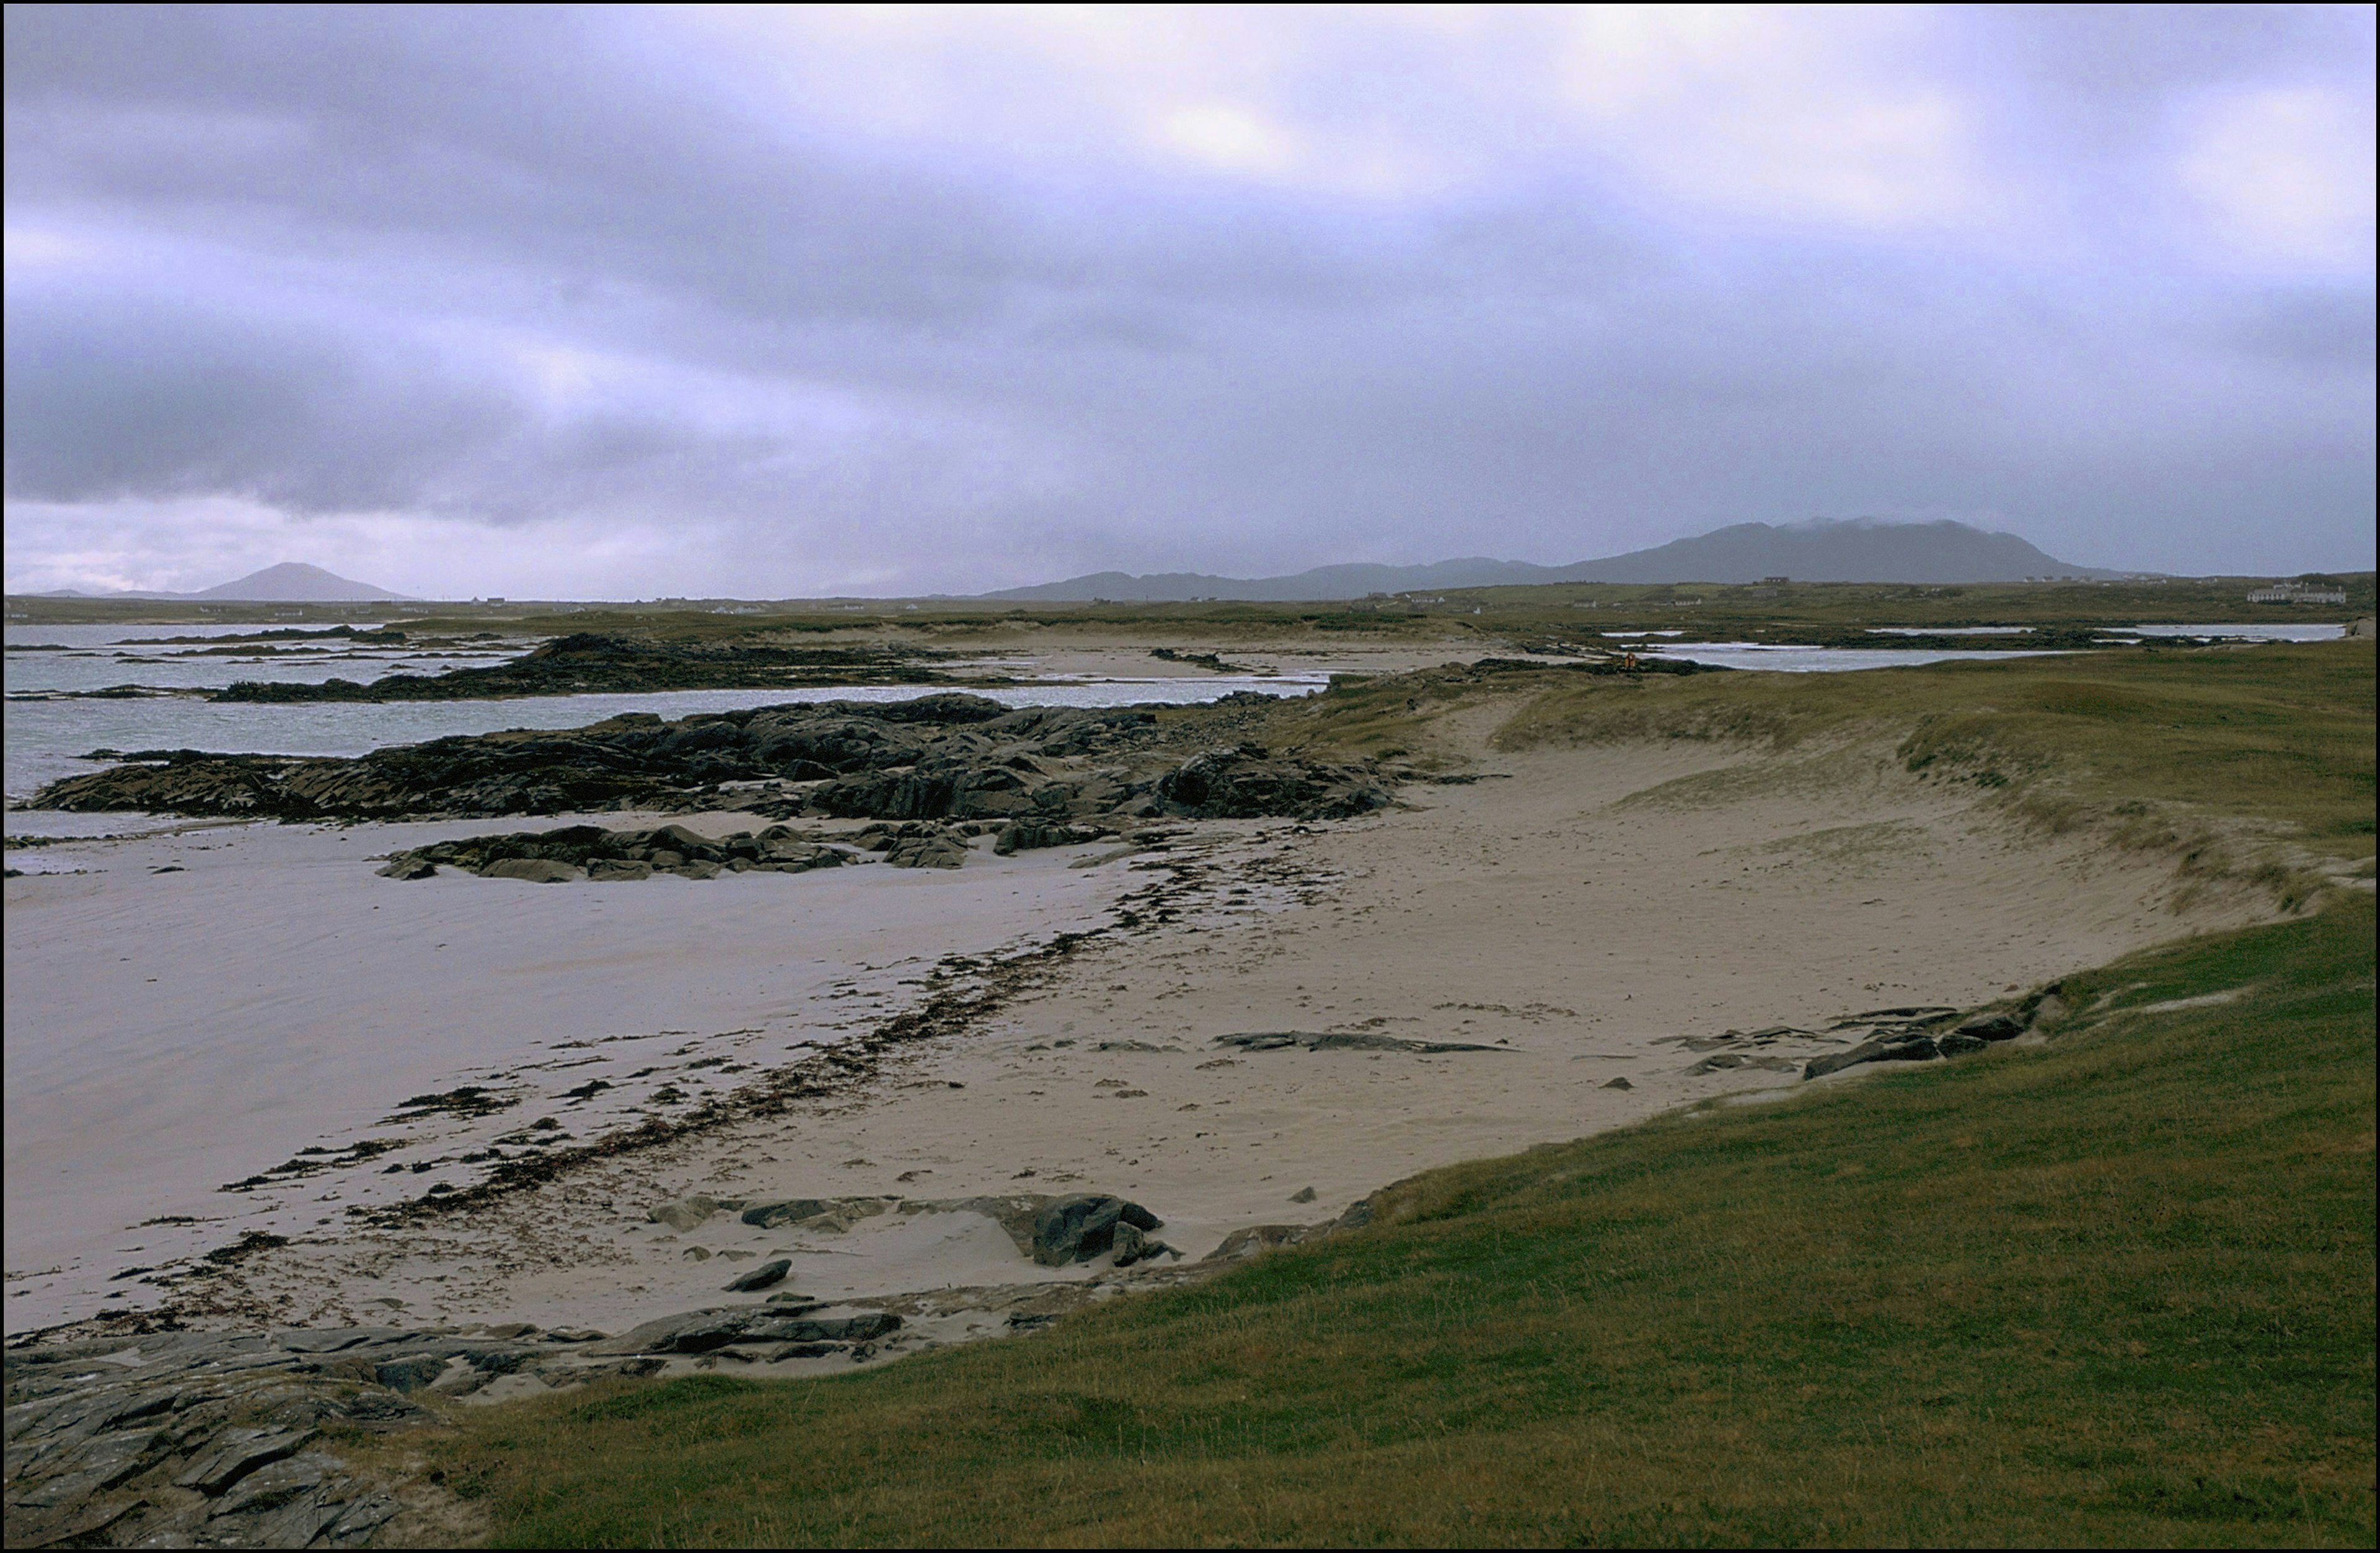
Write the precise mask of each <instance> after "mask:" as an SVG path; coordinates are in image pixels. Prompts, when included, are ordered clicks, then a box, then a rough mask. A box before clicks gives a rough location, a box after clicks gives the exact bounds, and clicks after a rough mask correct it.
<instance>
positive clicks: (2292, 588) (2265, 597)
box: [2248, 582, 2347, 604]
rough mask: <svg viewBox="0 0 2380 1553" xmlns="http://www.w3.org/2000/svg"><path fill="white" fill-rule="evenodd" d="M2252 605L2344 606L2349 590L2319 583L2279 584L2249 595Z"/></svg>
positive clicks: (2254, 591) (2256, 590)
mask: <svg viewBox="0 0 2380 1553" xmlns="http://www.w3.org/2000/svg"><path fill="white" fill-rule="evenodd" d="M2248 602H2250V603H2252V604H2343V603H2345V602H2347V589H2345V588H2330V587H2325V585H2323V584H2321V583H2317V582H2277V583H2275V584H2273V586H2272V587H2270V588H2256V589H2254V590H2253V591H2252V592H2251V593H2250V594H2249V595H2248Z"/></svg>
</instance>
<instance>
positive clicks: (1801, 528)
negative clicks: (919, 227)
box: [985, 520, 2116, 602]
mask: <svg viewBox="0 0 2380 1553" xmlns="http://www.w3.org/2000/svg"><path fill="white" fill-rule="evenodd" d="M2114 575H2116V574H2113V573H2109V572H2102V571H2096V570H2094V569H2092V568H2090V567H2087V566H2077V565H2073V564H2070V563H2069V562H2064V561H2060V560H2058V558H2057V557H2056V556H2053V555H2049V554H2046V553H2045V552H2042V551H2039V550H2036V549H2035V548H2034V546H2032V545H2031V544H2029V543H2027V542H2026V541H2024V540H2021V539H2019V538H2017V537H2016V536H2015V535H2014V534H1994V533H1987V532H1985V530H1983V529H1981V528H1970V527H1968V526H1967V525H1966V524H1963V523H1951V522H1948V521H1945V522H1940V523H1878V522H1871V521H1866V520H1853V521H1850V522H1840V523H1829V522H1812V523H1794V524H1786V525H1781V526H1772V525H1769V524H1766V523H1739V524H1735V525H1733V526H1731V527H1730V528H1719V529H1715V530H1713V531H1712V532H1710V533H1707V534H1702V535H1697V536H1696V537H1694V538H1693V539H1690V540H1674V541H1672V542H1671V543H1669V544H1665V545H1659V546H1657V547H1655V548H1653V549H1651V550H1637V551H1630V552H1627V553H1626V554H1624V555H1611V556H1606V557H1604V558H1602V559H1601V560H1596V561H1581V562H1577V563H1575V564H1571V565H1567V566H1536V565H1531V564H1528V563H1527V562H1524V561H1496V560H1490V559H1488V557H1486V556H1473V557H1468V558H1465V559H1463V560H1459V561H1440V562H1437V563H1435V564H1430V565H1424V566H1380V565H1342V566H1317V567H1315V568H1313V569H1312V570H1311V571H1305V572H1298V573H1295V574H1293V575H1292V576H1276V577H1224V576H1205V575H1203V574H1201V573H1196V572H1165V573H1160V574H1157V575H1154V576H1130V575H1128V574H1126V573H1123V572H1094V573H1092V574H1091V575H1090V576H1079V577H1069V578H1068V579H1066V580H1065V581H1063V582H1051V583H1043V584H1041V585H1040V586H1038V587H1034V588H1006V589H1003V590H1002V591H1000V592H997V593H990V594H986V595H985V597H987V598H991V599H1018V600H1044V601H1074V600H1088V599H1115V600H1131V601H1152V602H1163V601H1180V600H1184V599H1210V598H1211V599H1243V600H1303V599H1312V600H1329V599H1360V598H1362V597H1363V596H1364V595H1365V594H1366V593H1404V592H1410V591H1413V590H1414V589H1416V588H1490V587H1497V586H1500V585H1504V584H1509V583H1545V582H1757V581H1759V580H1760V579H1761V578H1763V577H1768V576H1790V577H1792V578H1795V579H1796V580H1799V581H1804V582H1933V583H1948V582H2016V581H2020V580H2022V579H2023V578H2025V577H2036V576H2114Z"/></svg>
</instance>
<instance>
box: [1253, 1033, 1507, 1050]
mask: <svg viewBox="0 0 2380 1553" xmlns="http://www.w3.org/2000/svg"><path fill="white" fill-rule="evenodd" d="M1215 1044H1216V1045H1217V1046H1236V1047H1238V1048H1240V1049H1242V1050H1244V1051H1279V1050H1281V1049H1283V1048H1284V1047H1292V1046H1302V1047H1304V1048H1305V1049H1306V1050H1308V1051H1422V1052H1430V1051H1503V1052H1510V1051H1511V1050H1512V1048H1510V1047H1502V1046H1482V1045H1479V1044H1476V1043H1475V1042H1471V1041H1416V1040H1406V1039H1404V1038H1403V1037H1398V1036H1375V1035H1367V1034H1360V1033H1359V1034H1354V1035H1339V1034H1330V1033H1317V1032H1314V1031H1309V1030H1259V1031H1256V1032H1254V1033H1251V1034H1248V1035H1237V1036H1217V1037H1215Z"/></svg>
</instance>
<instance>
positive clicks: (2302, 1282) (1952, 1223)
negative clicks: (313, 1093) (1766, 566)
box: [432, 655, 2374, 1546]
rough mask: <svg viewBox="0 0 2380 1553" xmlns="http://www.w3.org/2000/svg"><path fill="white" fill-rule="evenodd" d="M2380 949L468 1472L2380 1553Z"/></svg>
mask: <svg viewBox="0 0 2380 1553" xmlns="http://www.w3.org/2000/svg"><path fill="white" fill-rule="evenodd" d="M2367 662H2368V655H2367ZM2373 955H2374V915H2373V908H2372V903H2371V901H2370V899H2369V898H2368V896H2364V895H2362V894H2360V893H2354V892H2349V893H2344V894H2340V895H2335V896H2333V897H2332V898H2331V900H2330V902H2329V904H2328V905H2327V907H2326V909H2325V910H2323V911H2321V912H2320V913H2318V914H2315V915H2312V916H2305V917H2301V918H2299V919H2296V920H2291V921H2288V922H2285V923H2282V924H2279V925H2277V926H2271V927H2265V928H2254V929H2252V930H2248V931H2244V932H2239V933H2234V934H2229V935H2226V936H2221V937H2213V938H2206V939H2201V940H2192V941H2189V942H2186V943H2183V944H2180V945H2179V946H2176V947H2173V948H2170V949H2167V950H2163V951H2160V952H2153V953H2149V954H2144V955H2141V956H2137V957H2135V958H2133V959H2131V960H2129V961H2127V962H2124V963H2122V964H2119V965H2113V966H2109V967H2107V969H2105V970H2103V971H2101V972H2098V973H2095V974H2094V975H2091V976H2087V977H2074V978H2070V980H2069V981H2068V983H2067V986H2066V990H2067V995H2068V996H2069V998H2070V1000H2071V1001H2073V1002H2074V1004H2075V1006H2076V1008H2077V1009H2078V1010H2083V1011H2089V1012H2085V1013H2083V1014H2082V1015H2080V1016H2078V1017H2077V1018H2076V1019H2075V1020H2074V1021H2073V1022H2072V1023H2071V1024H2070V1025H2069V1027H2068V1028H2067V1030H2066V1031H2065V1033H2063V1034H2062V1035H2061V1036H2060V1037H2059V1038H2058V1040H2057V1041H2055V1042H2054V1043H2053V1044H2051V1045H2050V1046H2048V1047H2046V1048H2040V1049H2008V1048H2002V1049H1995V1050H1993V1051H1991V1052H1988V1053H1985V1054H1981V1055H1979V1056H1976V1057H1973V1058H1969V1059H1965V1060H1962V1061H1961V1062H1956V1063H1952V1064H1945V1065H1938V1066H1935V1067H1930V1068H1925V1069H1920V1070H1912V1071H1905V1072H1895V1073H1886V1074H1878V1075H1876V1076H1875V1077H1872V1078H1868V1079H1865V1080H1864V1081H1859V1082H1855V1083H1853V1084H1851V1085H1848V1086H1841V1087H1832V1088H1828V1089H1823V1090H1819V1091H1811V1092H1804V1093H1803V1094H1801V1095H1799V1096H1797V1097H1796V1098H1793V1099H1791V1100H1790V1101H1787V1102H1785V1103H1783V1104H1781V1105H1778V1106H1773V1107H1760V1108H1749V1107H1715V1108H1709V1109H1706V1110H1701V1111H1698V1112H1694V1113H1692V1114H1689V1115H1682V1116H1672V1117H1670V1118H1666V1119H1662V1120H1659V1121H1656V1122H1652V1123H1650V1124H1647V1125H1644V1126H1640V1127H1636V1128H1633V1129H1630V1130H1627V1131H1625V1132H1621V1133H1617V1134H1604V1135H1601V1136H1598V1137H1595V1138H1591V1139H1586V1140H1584V1141H1581V1142H1578V1143H1574V1144H1570V1145H1565V1146H1560V1147H1552V1148H1545V1149H1538V1150H1533V1151H1531V1152H1529V1153H1527V1154H1524V1155H1521V1156H1518V1157H1515V1158H1512V1159H1497V1160H1489V1161H1486V1162H1482V1163H1478V1164H1474V1165H1468V1166H1463V1167H1460V1168H1456V1169H1452V1170H1447V1171H1437V1172H1434V1173H1432V1174H1429V1175H1427V1176H1423V1177H1420V1178H1417V1179H1415V1181H1413V1182H1410V1183H1405V1184H1403V1186H1401V1187H1399V1188H1397V1189H1396V1190H1394V1191H1393V1192H1392V1193H1390V1194H1389V1195H1387V1196H1386V1198H1385V1199H1384V1205H1383V1209H1382V1212H1381V1215H1380V1219H1379V1220H1378V1222H1376V1224H1375V1225H1374V1226H1373V1227H1372V1228H1370V1229H1368V1230H1366V1231H1360V1232H1357V1233H1354V1234H1351V1235H1346V1236H1343V1237H1340V1238H1337V1239H1334V1240H1332V1241H1330V1242H1326V1243H1323V1244H1319V1245H1316V1246H1312V1247H1306V1248H1300V1249H1296V1250H1290V1251H1283V1252H1279V1253H1276V1254H1274V1255H1272V1256H1269V1257H1267V1258H1265V1259H1263V1260H1261V1261H1259V1262H1257V1263H1256V1264H1253V1265H1250V1266H1247V1267H1245V1268H1241V1269H1239V1270H1235V1271H1233V1272H1231V1273H1228V1274H1224V1275H1221V1276H1220V1277H1218V1278H1216V1279H1214V1280H1211V1281H1208V1282H1207V1283H1204V1284H1202V1285H1199V1286H1197V1287H1196V1288H1193V1289H1189V1290H1184V1291H1181V1292H1173V1293H1168V1294H1162V1295H1155V1296H1150V1297H1147V1298H1143V1299H1135V1300H1132V1301H1127V1302H1123V1303H1120V1304H1114V1305H1110V1306H1105V1307H1101V1308H1099V1309H1097V1310H1095V1311H1092V1312H1089V1313H1087V1314H1085V1315H1082V1316H1075V1317H1073V1318H1070V1319H1068V1320H1066V1321H1064V1322H1062V1323H1061V1324H1060V1325H1059V1326H1058V1327H1056V1328H1054V1329H1051V1330H1050V1331H1048V1332H1046V1333H1043V1334H1040V1335H1037V1336H1033V1337H1029V1338H1024V1339H1016V1340H1009V1341H997V1342H988V1343H982V1344H977V1345H975V1346H971V1347H965V1348H959V1349H952V1350H946V1351H943V1352H941V1353H931V1354H927V1355H923V1356H921V1357H918V1358H917V1359H913V1360H908V1361H905V1362H904V1363H902V1364H900V1365H893V1366H891V1367H889V1368H886V1369H884V1370H881V1371H877V1372H872V1373H866V1372H861V1373H854V1374H852V1375H850V1376H848V1377H837V1378H834V1379H831V1380H825V1381H811V1382H791V1383H783V1382H781V1383H772V1384H755V1383H749V1382H743V1381H737V1380H731V1379H726V1378H718V1377H701V1378H697V1379H692V1380H685V1381H677V1382H673V1383H668V1384H662V1385H638V1384H635V1383H629V1382H618V1383H613V1384H611V1385H609V1386H608V1387H606V1388H604V1389H598V1390H595V1391H592V1392H580V1393H577V1394H575V1395H572V1396H568V1397H557V1398H551V1399H544V1400H541V1401H537V1402H533V1403H528V1404H521V1405H516V1406H510V1407H504V1408H499V1409H491V1410H488V1411H486V1412H484V1413H472V1414H469V1415H468V1416H466V1417H464V1418H462V1419H461V1420H460V1421H459V1422H458V1423H457V1425H456V1427H455V1432H454V1433H453V1434H452V1435H450V1436H448V1437H446V1438H443V1439H442V1440H440V1441H439V1442H438V1443H437V1444H436V1445H435V1446H434V1447H433V1448H432V1450H433V1454H434V1456H435V1459H436V1461H437V1463H438V1465H439V1469H440V1471H441V1473H442V1474H443V1480H444V1481H445V1482H446V1483H447V1484H448V1485H449V1486H452V1487H453V1488H455V1490H456V1491H458V1492H460V1493H462V1494H464V1495H465V1496H466V1497H468V1498H471V1499H472V1500H474V1501H475V1502H476V1503H477V1504H478V1505H479V1506H480V1508H481V1509H483V1510H484V1511H485V1512H486V1513H487V1514H488V1515H489V1516H490V1517H491V1518H492V1525H493V1528H494V1536H495V1540H496V1541H498V1542H500V1543H503V1544H507V1545H566V1544H592V1545H602V1546H615V1545H623V1544H648V1543H649V1544H656V1545H664V1544H666V1545H677V1544H753V1543H770V1544H809V1543H832V1544H925V1543H978V1542H980V1543H1060V1544H1106V1543H1152V1542H1157V1543H1163V1542H1173V1543H1333V1544H1336V1543H1398V1544H1410V1543H1463V1544H1482V1543H1514V1542H1531V1543H1614V1542H1628V1543H1634V1542H1658V1543H1665V1544H1666V1543H1712V1542H1724V1543H1746V1542H1764V1543H1782V1542H1792V1543H1810V1542H1845V1543H1910V1542H1929V1543H1953V1542H1956V1543H2032V1542H2041V1543H2056V1544H2067V1543H2110V1542H2118V1543H2142V1544H2165V1543H2186V1544H2209V1545H2211V1544H2258V1545H2280V1544H2325V1545H2329V1544H2364V1545H2369V1544H2370V1543H2371V1542H2372V1540H2373V1537H2374V1507H2373V1472H2374V1462H2373V1429H2374V1417H2373V1383H2374V1373H2373V1354H2374V1348H2373V1344H2374V1321H2373V1317H2374V1273H2373V1268H2374V1261H2373V1257H2374V1154H2373V1138H2374V1062H2373V1039H2374V1028H2373ZM2217 992H2238V993H2240V994H2241V995H2240V997H2239V998H2238V1000H2237V1001H2232V1002H2228V1003H2225V1004H2221V1005H2216V1006H2200V1007H2196V1008H2183V1009H2175V1008H2159V1007H2157V1006H2156V1005H2159V1004H2165V1003H2169V1002H2172V1001H2176V1000H2180V999H2186V998H2192V997H2200V996H2204V995H2206V994H2210V993H2217Z"/></svg>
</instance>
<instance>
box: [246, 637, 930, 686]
mask: <svg viewBox="0 0 2380 1553" xmlns="http://www.w3.org/2000/svg"><path fill="white" fill-rule="evenodd" d="M362 639H365V640H379V639H382V638H380V637H365V638H362ZM943 656H946V655H944V654H941V653H936V652H931V651H929V650H928V649H922V648H909V647H766V646H754V645H750V644H747V643H735V644H720V645H713V644H709V643H700V642H670V641H650V640H645V639H641V638H638V637H614V636H605V635H601V634H599V633H596V632H592V631H580V632H577V633H575V634H573V635H571V636H567V637H556V638H555V639H554V640H553V641H550V642H547V643H545V644H544V645H543V646H541V647H539V648H537V649H534V650H532V651H530V652H528V653H526V654H524V655H522V656H521V657H519V658H516V659H514V660H513V661H511V662H509V663H498V664H494V665H492V666H491V667H488V668H484V669H456V670H455V671H453V672H452V673H443V674H389V675H386V676H384V677H383V678H380V679H376V680H374V681H372V682H371V683H370V685H359V684H358V683H357V682H356V681H354V680H351V679H330V680H324V681H323V682H322V684H320V685H295V684H290V683H288V682H285V681H280V680H241V681H239V682H238V683H237V684H235V685H233V686H230V687H229V688H227V689H225V690H221V691H218V692H216V694H215V695H214V696H213V697H212V699H214V700H217V701H476V700H486V699H490V698H503V697H517V696H573V695H581V694H585V693H588V692H590V691H610V692H626V691H650V690H752V689H775V688H779V687H783V686H804V685H949V684H954V683H959V682H956V681H953V679H952V678H951V676H950V675H948V674H945V673H940V672H938V671H937V670H934V669H932V668H929V667H928V666H927V663H928V661H929V660H930V659H934V658H940V657H943Z"/></svg>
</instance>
